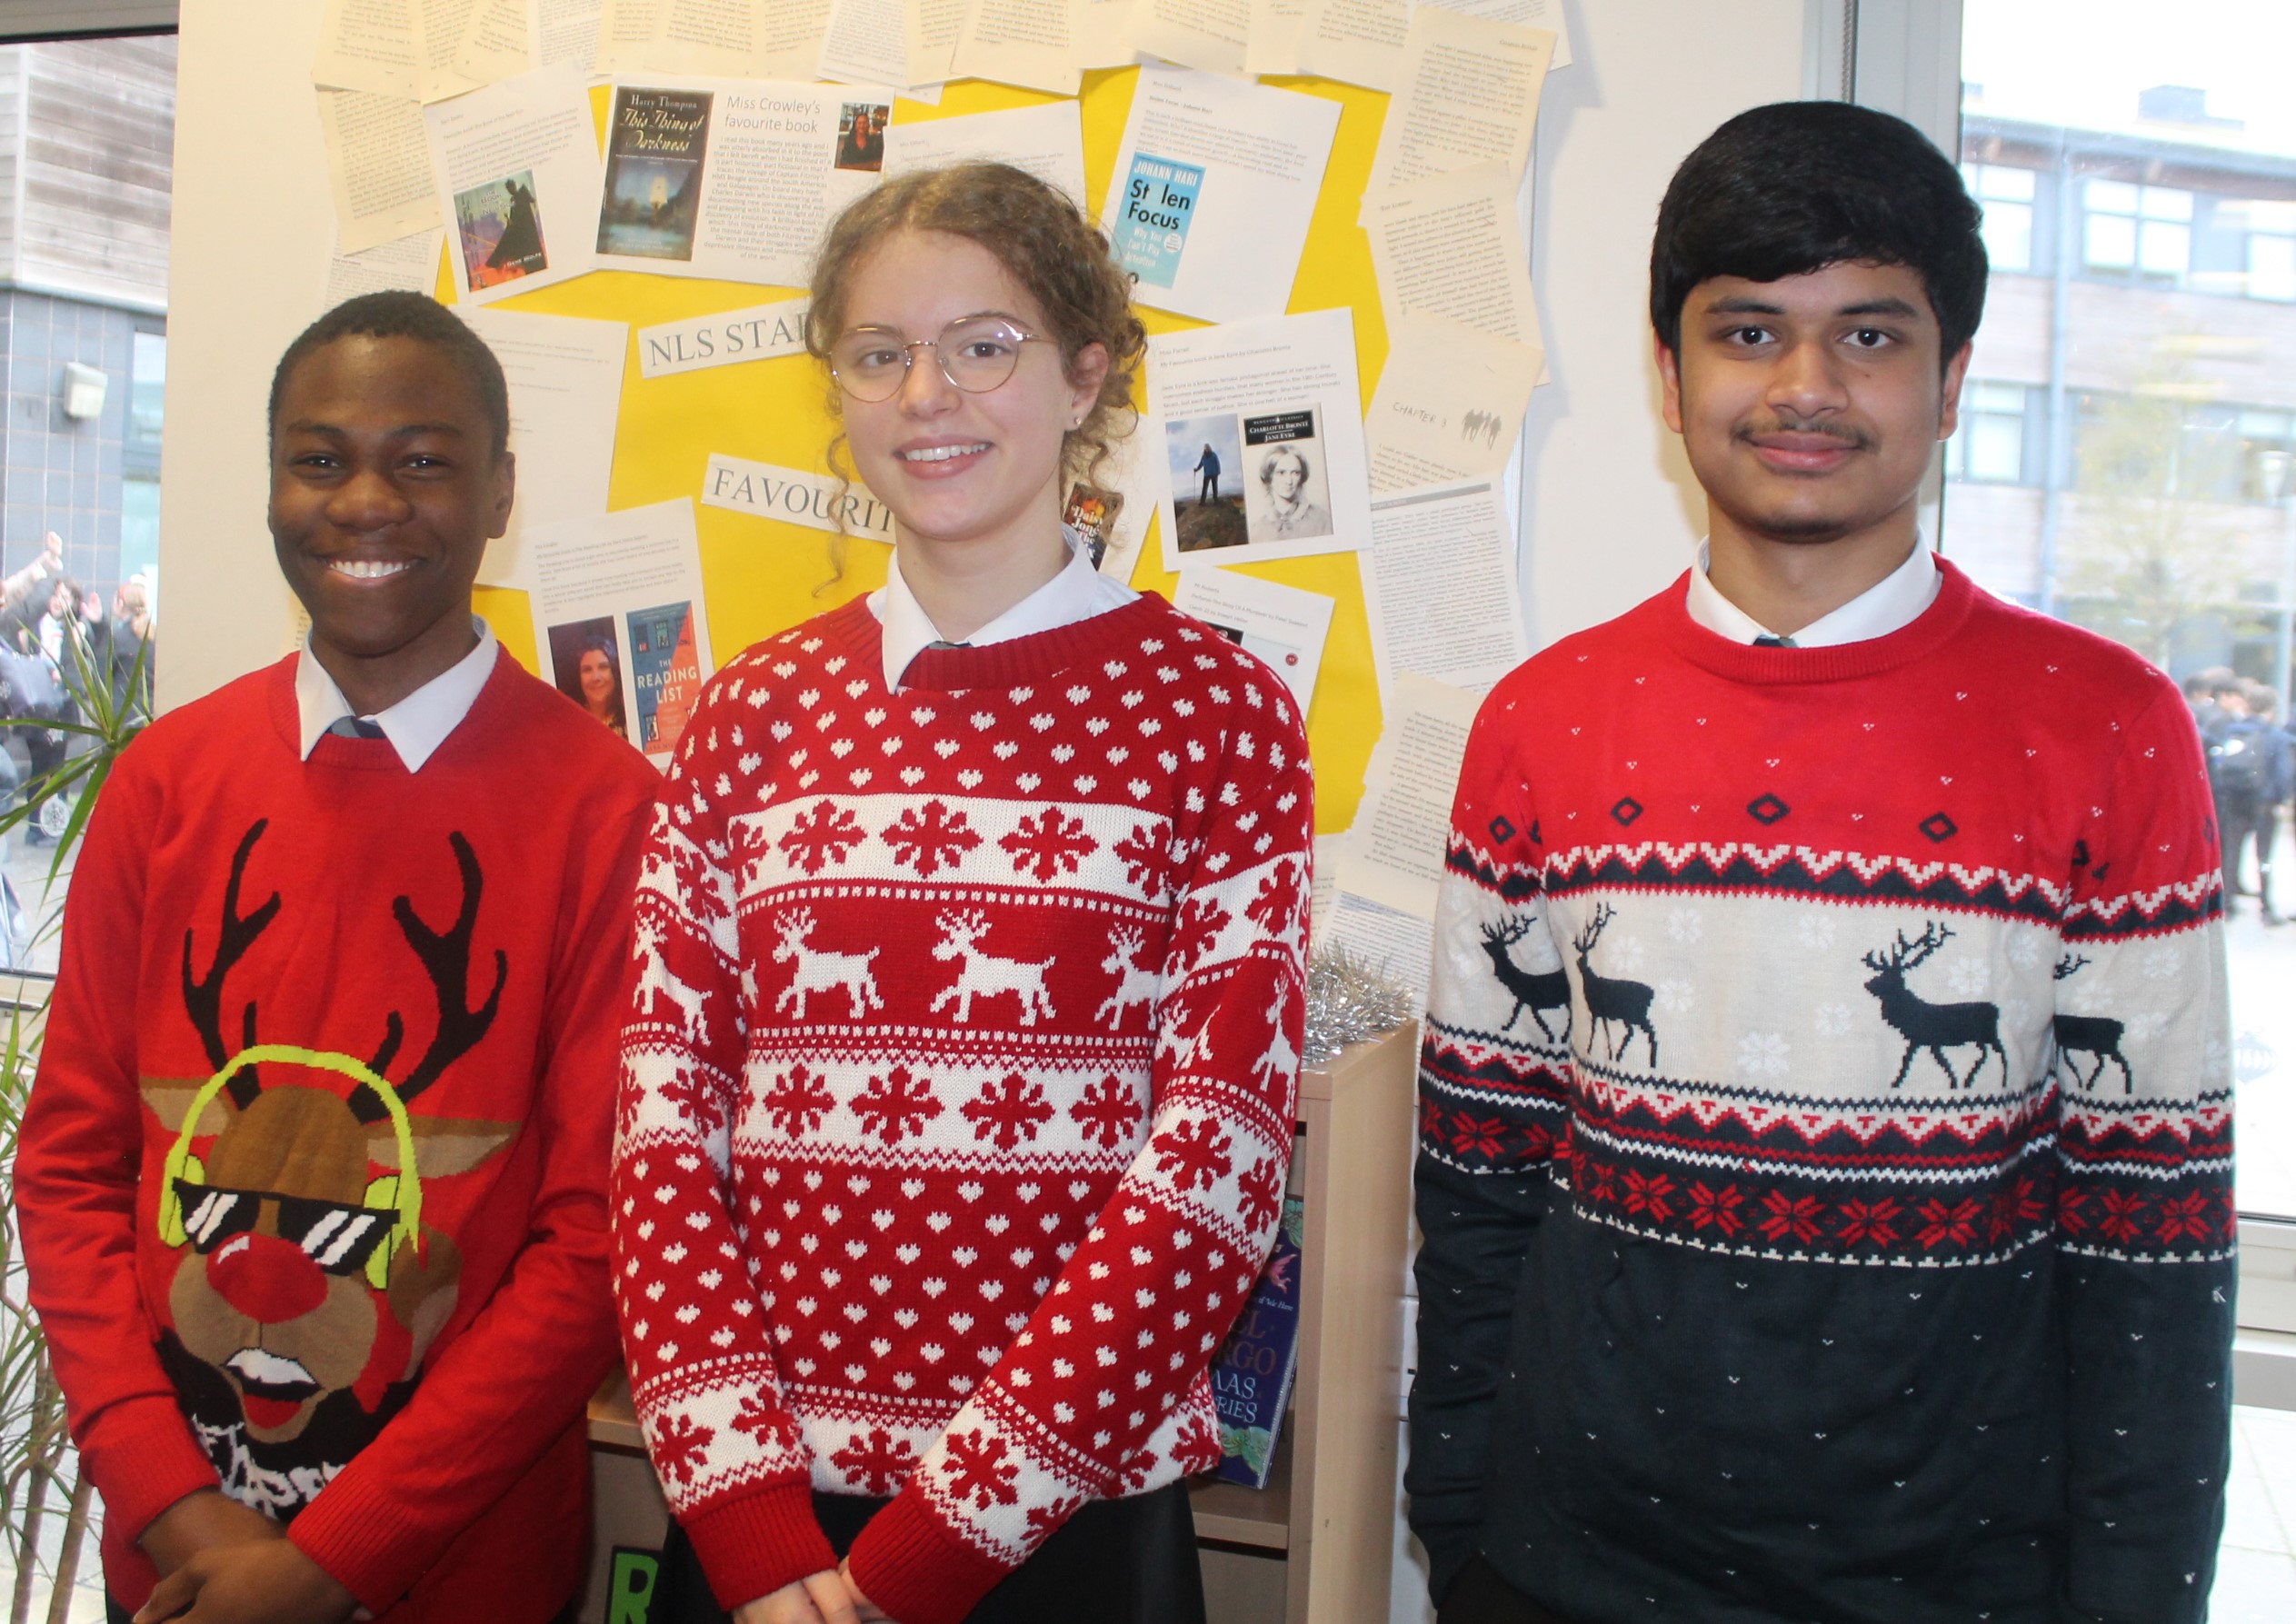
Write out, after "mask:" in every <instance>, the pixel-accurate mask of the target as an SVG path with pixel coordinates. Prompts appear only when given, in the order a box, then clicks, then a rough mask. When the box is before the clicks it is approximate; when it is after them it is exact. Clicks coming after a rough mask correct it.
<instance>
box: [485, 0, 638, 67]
mask: <svg viewBox="0 0 2296 1624" xmlns="http://www.w3.org/2000/svg"><path fill="white" fill-rule="evenodd" d="M603 10H604V0H478V4H477V5H475V6H474V7H473V8H472V9H471V17H470V26H469V27H468V28H466V29H464V31H463V43H462V48H461V49H460V50H459V51H458V52H457V53H456V54H455V57H454V71H455V72H457V73H459V74H461V75H463V77H464V78H465V79H468V80H471V81H472V82H473V83H474V84H478V85H493V84H495V83H497V82H499V81H501V80H504V79H514V78H516V77H517V76H518V75H520V74H523V73H526V72H529V71H531V70H532V69H534V68H538V67H555V66H556V65H558V64H560V63H562V62H563V63H565V64H568V65H571V66H572V67H573V68H574V71H575V72H576V73H578V74H580V75H583V77H584V78H588V77H589V76H590V74H591V72H592V70H593V68H594V66H595V65H596V62H597V55H598V23H599V19H600V15H601V14H602V12H603Z"/></svg>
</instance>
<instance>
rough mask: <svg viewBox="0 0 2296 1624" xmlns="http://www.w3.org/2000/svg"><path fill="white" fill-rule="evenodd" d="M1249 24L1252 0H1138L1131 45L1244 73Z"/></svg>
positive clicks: (1207, 68)
mask: <svg viewBox="0 0 2296 1624" xmlns="http://www.w3.org/2000/svg"><path fill="white" fill-rule="evenodd" d="M1251 26H1252V0H1134V4H1133V10H1132V45H1133V49H1134V50H1136V51H1139V52H1141V53H1143V55H1149V56H1161V57H1163V59H1164V60H1165V61H1166V62H1173V63H1178V64H1179V65H1181V66H1183V67H1193V68H1201V69H1202V70H1203V71H1204V72H1205V73H1207V74H1240V73H1243V72H1244V71H1245V69H1244V60H1243V57H1244V52H1245V50H1246V48H1247V40H1248V38H1249V35H1250V31H1251Z"/></svg>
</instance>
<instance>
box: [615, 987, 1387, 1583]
mask: <svg viewBox="0 0 2296 1624" xmlns="http://www.w3.org/2000/svg"><path fill="white" fill-rule="evenodd" d="M1417 1054H1418V1028H1417V1027H1416V1026H1406V1027H1404V1028H1403V1029H1402V1030H1401V1031H1394V1032H1391V1033H1389V1034H1388V1035H1387V1036H1386V1037H1385V1038H1383V1039H1381V1040H1379V1041H1376V1042H1371V1043H1363V1044H1359V1045H1357V1046H1356V1047H1355V1048H1353V1049H1351V1050H1349V1051H1347V1052H1346V1053H1344V1054H1342V1055H1340V1056H1339V1057H1338V1058H1337V1059H1335V1060H1333V1061H1332V1062H1331V1063H1330V1064H1329V1065H1326V1066H1323V1067H1318V1068H1316V1069H1314V1070H1312V1071H1303V1072H1302V1073H1301V1074H1300V1128H1301V1132H1302V1134H1303V1138H1304V1140H1305V1146H1304V1150H1303V1159H1304V1162H1305V1173H1304V1177H1303V1179H1302V1181H1301V1184H1302V1187H1303V1194H1304V1198H1305V1215H1304V1216H1305V1232H1304V1235H1303V1244H1302V1246H1301V1249H1300V1250H1301V1260H1300V1261H1301V1273H1300V1353H1299V1360H1300V1362H1299V1371H1298V1374H1297V1375H1296V1376H1295V1377H1294V1378H1293V1400H1292V1402H1293V1413H1292V1416H1291V1419H1290V1420H1288V1421H1287V1422H1286V1423H1285V1425H1284V1429H1283V1439H1282V1440H1281V1441H1280V1442H1279V1444H1278V1445H1277V1450H1276V1464H1275V1470H1274V1473H1273V1476H1272V1477H1271V1478H1270V1480H1269V1482H1268V1487H1267V1488H1265V1489H1256V1490H1255V1489H1242V1488H1238V1487H1237V1486H1236V1485H1234V1484H1233V1483H1222V1482H1213V1481H1204V1482H1200V1483H1198V1484H1197V1485H1196V1486H1195V1488H1194V1489H1193V1494H1192V1497H1191V1498H1192V1499H1193V1504H1194V1507H1195V1514H1196V1537H1197V1538H1198V1539H1201V1540H1205V1541H1209V1542H1213V1543H1214V1544H1217V1545H1220V1546H1226V1547H1230V1548H1237V1547H1241V1548H1243V1549H1249V1550H1251V1551H1253V1552H1255V1553H1261V1554H1264V1555H1265V1556H1267V1557H1271V1558H1279V1557H1280V1558H1281V1559H1283V1612H1282V1614H1281V1617H1280V1619H1279V1618H1278V1617H1277V1616H1275V1615H1273V1614H1270V1615H1269V1616H1268V1617H1266V1618H1264V1619H1262V1618H1258V1617H1254V1618H1253V1619H1251V1620H1250V1624H1364V1621H1365V1620H1368V1619H1383V1618H1385V1617H1386V1616H1387V1605H1388V1587H1389V1565H1390V1562H1391V1559H1392V1555H1393V1549H1394V1545H1395V1536H1394V1519H1395V1450H1396V1442H1397V1429H1396V1425H1395V1402H1396V1400H1395V1395H1396V1392H1397V1390H1398V1388H1399V1386H1400V1384H1401V1370H1402V1360H1403V1346H1402V1340H1403V1291H1404V1284H1405V1278H1404V1269H1405V1249H1406V1247H1407V1246H1408V1244H1409V1234H1410V1211H1409V1205H1410V1192H1411V1161H1412V1151H1413V1121H1412V1093H1413V1077H1414V1074H1415V1068H1416V1061H1417ZM590 1437H591V1441H592V1447H593V1450H594V1452H595V1453H597V1454H599V1455H601V1456H602V1457H607V1458H608V1459H602V1460H601V1461H600V1462H599V1466H600V1470H599V1472H598V1484H599V1497H598V1498H599V1505H598V1521H599V1538H598V1541H597V1543H598V1546H599V1548H600V1550H601V1558H600V1561H599V1564H598V1565H599V1566H600V1567H601V1568H603V1565H604V1561H603V1553H604V1549H606V1548H608V1547H610V1546H612V1545H615V1544H622V1545H638V1544H653V1543H658V1542H659V1539H660V1536H661V1529H662V1527H663V1519H664V1513H663V1510H662V1506H661V1501H660V1499H659V1498H658V1496H657V1495H656V1494H655V1493H654V1491H653V1489H654V1486H653V1484H652V1482H651V1480H650V1479H646V1478H644V1477H643V1476H641V1477H640V1478H639V1479H637V1480H633V1478H632V1476H631V1471H632V1467H633V1465H634V1464H638V1463H642V1462H643V1459H644V1445H643V1442H642V1440H640V1439H639V1436H638V1429H637V1423H636V1421H635V1420H634V1418H633V1416H632V1415H631V1411H630V1391H629V1389H628V1387H627V1386H626V1385H624V1382H623V1380H622V1379H621V1377H620V1376H619V1375H617V1376H615V1378H614V1380H612V1381H610V1382H609V1383H607V1385H606V1386H605V1387H604V1389H602V1390H600V1391H599V1394H598V1397H597V1399H596V1400H594V1402H593V1403H592V1405H591V1409H590ZM633 1456H636V1457H638V1463H634V1462H633V1461H632V1460H631V1457H633ZM640 1470H641V1471H642V1464H641V1466H640ZM600 1577H601V1578H602V1577H603V1575H601V1576H600ZM600 1592H601V1587H600V1586H599V1585H598V1584H594V1585H593V1586H592V1588H591V1591H590V1604H589V1605H586V1606H585V1607H584V1609H583V1617H584V1619H588V1620H598V1619H604V1616H605V1614H604V1606H603V1602H602V1599H601V1594H600ZM1215 1616H1218V1614H1217V1609H1215Z"/></svg>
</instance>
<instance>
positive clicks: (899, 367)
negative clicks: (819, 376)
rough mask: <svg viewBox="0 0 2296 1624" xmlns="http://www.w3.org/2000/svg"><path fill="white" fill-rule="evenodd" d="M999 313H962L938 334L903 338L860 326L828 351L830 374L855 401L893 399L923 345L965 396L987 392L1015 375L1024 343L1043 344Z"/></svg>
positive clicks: (905, 379)
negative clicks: (934, 336)
mask: <svg viewBox="0 0 2296 1624" xmlns="http://www.w3.org/2000/svg"><path fill="white" fill-rule="evenodd" d="M1043 342H1044V340H1043V336H1042V335H1041V334H1034V333H1024V332H1023V331H1022V330H1021V329H1020V328H1019V327H1018V326H1017V325H1015V324H1013V322H1011V321H1010V320H1008V319H1007V318H1005V317H1003V316H1001V315H966V316H959V317H958V318H957V319H956V320H955V321H953V322H951V323H950V324H948V325H947V326H945V327H943V328H942V329H941V335H940V336H939V337H938V338H911V339H903V338H902V337H901V335H900V334H897V333H892V332H889V331H887V330H886V329H884V328H883V327H856V328H854V330H853V331H852V332H851V333H848V334H845V335H844V337H843V338H840V339H839V340H838V341H837V342H836V343H835V344H832V345H831V346H830V349H829V374H830V376H832V377H834V378H835V379H836V380H837V387H838V388H840V389H842V390H844V392H845V393H846V394H848V395H851V396H852V397H853V398H854V400H857V401H870V402H873V401H886V400H891V399H892V398H893V396H894V395H895V394H899V393H900V392H901V386H902V384H903V383H905V382H906V381H907V380H908V376H909V367H910V364H912V363H913V361H914V360H915V359H916V353H917V351H918V350H919V349H920V348H924V349H930V350H931V351H932V352H933V357H934V359H935V360H937V361H939V362H940V364H941V375H942V376H943V377H944V378H946V379H948V381H949V382H950V384H952V385H953V386H954V387H956V388H958V389H962V390H963V391H964V393H965V394H987V393H988V392H989V391H990V390H992V389H994V388H996V387H997V386H998V385H999V384H1003V382H1004V381H1005V380H1006V379H1007V378H1010V377H1011V376H1012V375H1013V368H1014V367H1016V366H1018V365H1019V364H1021V346H1022V345H1023V344H1042V343H1043Z"/></svg>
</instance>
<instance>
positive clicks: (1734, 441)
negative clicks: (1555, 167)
mask: <svg viewBox="0 0 2296 1624" xmlns="http://www.w3.org/2000/svg"><path fill="white" fill-rule="evenodd" d="M1939 345H1940V339H1939V334H1938V325H1937V317H1936V315H1935V314H1934V313H1933V312H1932V309H1931V306H1930V302H1929V296H1928V294H1927V293H1926V291H1925V290H1924V289H1923V287H1922V279H1921V277H1920V276H1919V275H1918V274H1916V273H1914V272H1912V271H1911V270H1909V269H1907V268H1906V267H1905V266H1903V265H1877V264H1835V265H1828V266H1825V267H1824V268H1822V269H1821V270H1817V271H1812V272H1810V273H1808V274H1804V275H1800V276H1788V277H1782V278H1781V279H1780V280H1778V281H1776V282H1751V281H1748V280H1746V279H1744V278H1742V277H1736V276H1717V277H1713V278H1712V279H1710V280H1708V281H1705V282H1702V283H1700V284H1698V285H1697V286H1696V287H1695V288H1693V289H1692V290H1691V294H1690V297H1689V299H1688V300H1687V301H1685V303H1684V304H1683V306H1682V349H1681V353H1680V354H1675V353H1673V352H1670V351H1669V350H1667V349H1666V348H1665V347H1664V345H1663V344H1661V345H1660V346H1659V348H1658V366H1659V374H1660V378H1661V381H1662V384H1663V386H1664V410H1665V415H1666V423H1667V426H1668V427H1669V428H1671V429H1672V430H1674V431H1675V433H1679V434H1681V435H1682V447H1683V450H1684V451H1685V452H1686V453H1688V454H1689V457H1690V464H1691V467H1692V471H1693V472H1695V473H1696V474H1697V475H1698V483H1700V484H1702V485H1703V486H1704V487H1705V490H1706V496H1707V501H1708V504H1709V508H1710V513H1711V518H1712V525H1713V529H1714V533H1715V536H1716V539H1717V542H1718V543H1720V542H1721V541H1722V540H1724V539H1728V538H1729V537H1731V536H1732V534H1733V533H1734V535H1736V536H1740V537H1743V538H1745V539H1747V540H1749V541H1751V542H1752V543H1785V544H1823V543H1835V542H1842V541H1845V540H1873V539H1880V538H1888V540H1889V542H1890V544H1892V545H1894V544H1895V541H1896V539H1897V537H1898V536H1899V534H1900V533H1902V537H1903V538H1904V539H1906V540H1908V541H1910V540H1911V538H1912V535H1913V533H1914V513H1915V506H1914V504H1915V502H1916V500H1917V497H1918V494H1919V492H1920V487H1921V482H1922V475H1923V473H1926V472H1927V471H1928V468H1929V462H1930V453H1931V451H1932V447H1933V446H1934V445H1935V444H1936V443H1937V442H1938V441H1940V440H1942V439H1943V438H1944V437H1945V436H1946V435H1948V434H1950V433H1952V432H1953V423H1954V403H1955V401H1956V400H1957V398H1958V397H1959V395H1960V393H1961V384H1962V372H1963V371H1964V370H1965V369H1966V368H1967V366H1968V364H1969V351H1968V349H1967V347H1966V346H1964V347H1963V349H1962V352H1961V353H1960V354H1957V355H1955V356H1953V357H1952V360H1951V361H1950V363H1948V364H1944V365H1943V366H1941V365H1940V355H1939Z"/></svg>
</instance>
